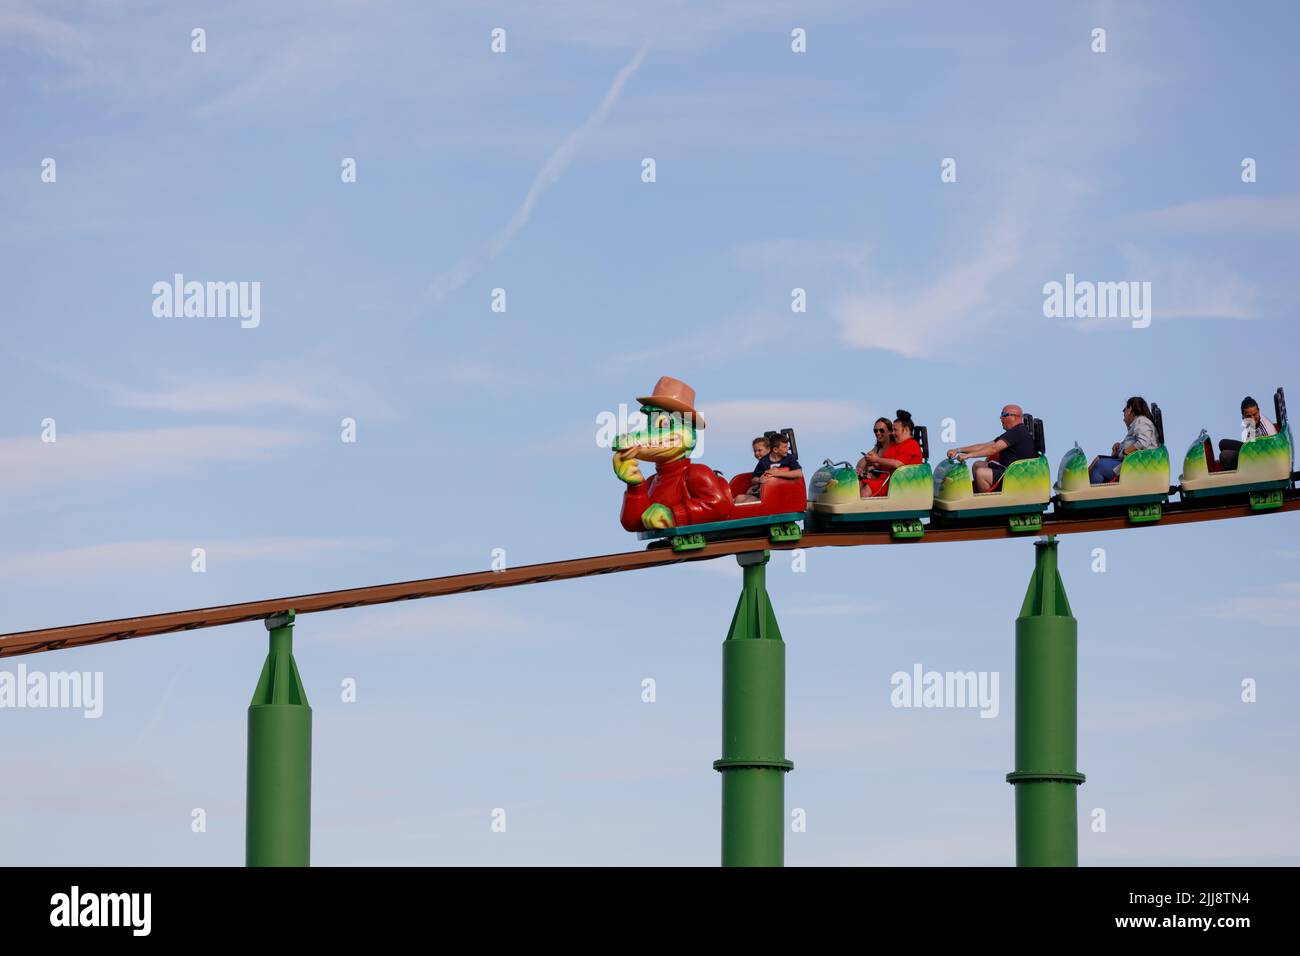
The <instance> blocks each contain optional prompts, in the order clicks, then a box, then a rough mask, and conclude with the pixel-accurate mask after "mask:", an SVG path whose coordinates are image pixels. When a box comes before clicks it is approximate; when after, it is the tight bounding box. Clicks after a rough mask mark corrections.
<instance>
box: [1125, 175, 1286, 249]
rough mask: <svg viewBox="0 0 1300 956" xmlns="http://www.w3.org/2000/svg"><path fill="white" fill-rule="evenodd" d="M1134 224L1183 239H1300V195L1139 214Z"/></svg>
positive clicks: (1231, 199) (1225, 201) (1202, 202)
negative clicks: (1205, 237) (1173, 234)
mask: <svg viewBox="0 0 1300 956" xmlns="http://www.w3.org/2000/svg"><path fill="white" fill-rule="evenodd" d="M1243 188H1252V187H1243ZM1130 224H1131V225H1132V226H1134V227H1136V228H1138V229H1149V230H1155V231H1161V232H1169V233H1175V234H1178V235H1182V236H1186V235H1189V234H1200V235H1209V236H1227V235H1231V236H1257V237H1261V238H1263V237H1273V236H1279V235H1281V236H1300V194H1297V193H1284V194H1282V195H1279V196H1224V197H1219V198H1217V199H1200V200H1196V201H1194V202H1186V203H1181V204H1179V205H1177V206H1169V207H1166V208H1164V209H1156V210H1152V211H1151V212H1143V213H1138V214H1137V215H1135V216H1133V217H1132V219H1131V220H1130Z"/></svg>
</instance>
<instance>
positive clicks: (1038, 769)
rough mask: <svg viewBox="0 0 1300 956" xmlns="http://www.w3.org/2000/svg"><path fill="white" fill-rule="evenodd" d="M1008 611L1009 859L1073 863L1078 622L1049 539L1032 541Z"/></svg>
mask: <svg viewBox="0 0 1300 956" xmlns="http://www.w3.org/2000/svg"><path fill="white" fill-rule="evenodd" d="M1034 548H1035V554H1034V576H1033V578H1031V579H1030V581H1029V591H1028V593H1026V594H1025V603H1024V605H1023V606H1022V607H1021V608H1020V616H1019V617H1018V618H1016V769H1015V772H1014V773H1009V774H1007V782H1008V783H1010V784H1011V785H1012V786H1013V787H1015V791H1016V866H1078V865H1079V823H1078V820H1079V817H1078V805H1077V800H1078V788H1079V784H1081V783H1083V780H1084V777H1083V774H1081V773H1079V771H1078V770H1076V769H1075V763H1076V762H1077V761H1078V726H1077V717H1078V688H1079V676H1078V658H1079V629H1078V622H1076V621H1075V619H1074V618H1073V617H1072V616H1071V615H1070V602H1069V601H1068V600H1067V599H1066V596H1065V586H1064V585H1063V584H1062V583H1061V575H1060V574H1059V573H1058V572H1057V570H1056V539H1055V538H1054V537H1051V536H1049V537H1048V538H1046V539H1045V540H1040V541H1036V542H1034Z"/></svg>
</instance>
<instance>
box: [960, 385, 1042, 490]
mask: <svg viewBox="0 0 1300 956" xmlns="http://www.w3.org/2000/svg"><path fill="white" fill-rule="evenodd" d="M999 418H1000V420H1001V422H1002V427H1003V428H1004V429H1005V431H1003V432H1002V434H1001V435H999V436H998V437H997V438H995V439H993V440H992V441H986V442H983V443H982V444H979V445H969V446H967V447H966V448H953V449H951V450H950V451H949V452H948V457H949V458H956V459H957V460H958V461H965V460H966V459H967V458H987V459H988V460H987V461H981V462H976V464H975V468H974V479H975V492H976V494H983V493H985V492H987V491H991V490H992V489H993V486H994V485H995V484H996V483H997V482H998V481H999V479H1001V478H1002V473H1003V472H1005V471H1006V470H1007V466H1008V465H1010V464H1011V463H1012V462H1013V461H1020V460H1021V459H1022V458H1037V457H1038V449H1036V448H1035V447H1034V436H1032V435H1031V434H1029V429H1028V428H1026V427H1025V415H1024V412H1023V411H1022V410H1021V408H1020V406H1019V405H1007V406H1005V407H1003V409H1002V414H1001V416H999Z"/></svg>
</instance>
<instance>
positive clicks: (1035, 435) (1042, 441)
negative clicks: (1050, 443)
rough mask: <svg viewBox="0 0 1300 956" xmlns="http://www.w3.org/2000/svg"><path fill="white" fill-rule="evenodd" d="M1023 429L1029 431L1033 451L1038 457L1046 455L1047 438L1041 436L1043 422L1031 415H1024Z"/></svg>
mask: <svg viewBox="0 0 1300 956" xmlns="http://www.w3.org/2000/svg"><path fill="white" fill-rule="evenodd" d="M1025 427H1026V428H1027V429H1029V437H1030V438H1032V439H1033V440H1034V451H1036V452H1038V454H1040V455H1044V454H1046V453H1047V436H1046V435H1044V434H1043V420H1042V419H1041V418H1035V417H1034V416H1033V415H1026V416H1025Z"/></svg>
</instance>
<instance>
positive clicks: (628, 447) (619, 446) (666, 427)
mask: <svg viewBox="0 0 1300 956" xmlns="http://www.w3.org/2000/svg"><path fill="white" fill-rule="evenodd" d="M637 401H638V402H640V403H641V411H642V412H643V413H645V416H646V419H647V421H646V427H645V428H644V429H643V430H641V431H636V432H628V433H627V434H625V435H619V436H618V438H616V439H615V440H614V474H615V475H617V476H618V478H619V480H620V481H622V482H623V483H624V484H626V485H627V490H626V491H625V492H624V494H623V514H622V516H621V520H622V522H623V527H624V528H626V529H627V530H628V531H649V530H654V529H661V528H676V527H680V526H682V525H691V524H704V523H706V522H709V521H725V520H727V518H729V517H731V510H732V508H733V507H734V506H733V503H732V500H731V487H730V486H729V485H728V484H727V482H726V480H725V479H723V478H722V476H720V475H719V474H717V473H716V472H715V471H713V469H711V468H709V467H708V466H707V465H700V464H696V463H695V462H693V461H691V460H690V459H689V458H688V457H687V456H688V455H689V454H690V453H691V450H692V449H693V448H694V447H695V430H696V429H697V428H703V427H704V419H703V418H701V417H700V414H699V413H698V412H697V411H696V410H695V389H693V388H691V387H690V386H689V385H687V384H686V383H685V382H679V381H678V380H677V379H675V378H669V377H668V376H666V375H665V376H664V377H663V378H661V379H659V381H658V382H657V383H656V384H655V387H654V393H653V394H651V395H647V396H646V397H644V398H638V399H637ZM638 461H652V462H654V464H655V473H654V475H653V476H651V478H650V480H649V481H646V479H645V478H644V477H643V476H642V474H641V469H640V468H639V467H637V462H638Z"/></svg>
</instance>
